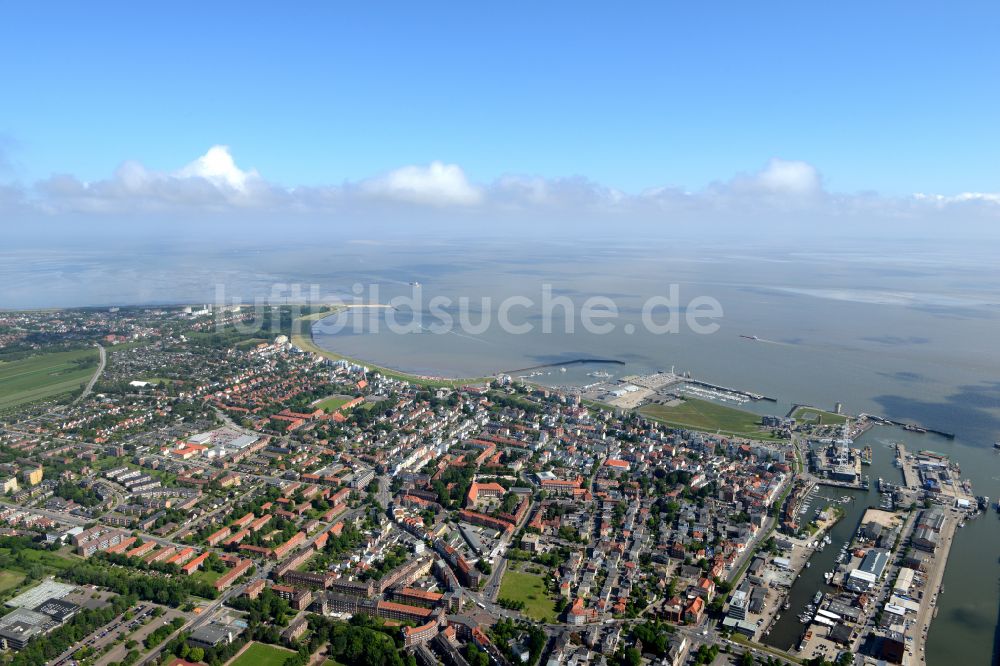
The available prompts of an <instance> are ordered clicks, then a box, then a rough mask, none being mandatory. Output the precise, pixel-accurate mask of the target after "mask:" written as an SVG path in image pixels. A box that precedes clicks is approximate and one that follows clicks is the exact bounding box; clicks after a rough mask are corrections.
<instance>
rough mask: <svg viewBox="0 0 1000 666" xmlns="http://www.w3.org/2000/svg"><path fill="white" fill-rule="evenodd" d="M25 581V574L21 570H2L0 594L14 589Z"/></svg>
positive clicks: (0, 572)
mask: <svg viewBox="0 0 1000 666" xmlns="http://www.w3.org/2000/svg"><path fill="white" fill-rule="evenodd" d="M22 582H24V574H23V573H21V572H19V571H0V594H3V593H4V592H6V591H7V590H12V589H14V588H15V587H17V586H18V585H20V584H21V583H22Z"/></svg>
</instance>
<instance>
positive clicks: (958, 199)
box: [913, 192, 1000, 205]
mask: <svg viewBox="0 0 1000 666" xmlns="http://www.w3.org/2000/svg"><path fill="white" fill-rule="evenodd" d="M913 196H914V198H915V199H917V200H918V201H928V202H931V203H935V204H939V205H947V204H956V203H988V204H1000V192H962V193H960V194H954V195H944V194H924V193H923V192H918V193H917V194H915V195H913Z"/></svg>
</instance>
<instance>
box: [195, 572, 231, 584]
mask: <svg viewBox="0 0 1000 666" xmlns="http://www.w3.org/2000/svg"><path fill="white" fill-rule="evenodd" d="M225 573H226V572H225V571H208V570H206V569H198V570H197V571H195V572H194V573H193V574H191V578H193V579H195V580H197V581H201V582H202V583H206V584H208V585H212V584H213V583H215V581H217V580H219V579H220V578H222V575H223V574H225Z"/></svg>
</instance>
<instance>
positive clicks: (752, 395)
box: [686, 379, 778, 402]
mask: <svg viewBox="0 0 1000 666" xmlns="http://www.w3.org/2000/svg"><path fill="white" fill-rule="evenodd" d="M686 381H687V383H688V384H693V385H695V386H702V387H704V388H708V389H713V390H715V391H725V392H726V393H733V394H735V395H742V396H744V397H746V398H749V399H751V400H753V401H754V402H759V401H761V400H763V401H764V402H778V400H777V399H776V398H771V397H769V396H766V395H761V394H760V393H750V392H749V391H741V390H740V389H734V388H729V387H728V386H719V385H718V384H710V383H708V382H703V381H699V380H697V379H687V380H686Z"/></svg>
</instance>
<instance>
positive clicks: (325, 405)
mask: <svg viewBox="0 0 1000 666" xmlns="http://www.w3.org/2000/svg"><path fill="white" fill-rule="evenodd" d="M351 400H353V398H351V397H349V396H346V395H332V396H330V397H329V398H325V399H323V400H320V401H319V402H317V403H316V404H315V405H313V407H315V408H316V409H322V410H323V411H325V412H335V411H337V410H338V409H340V407H341V405H343V404H345V403H347V402H349V401H351Z"/></svg>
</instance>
